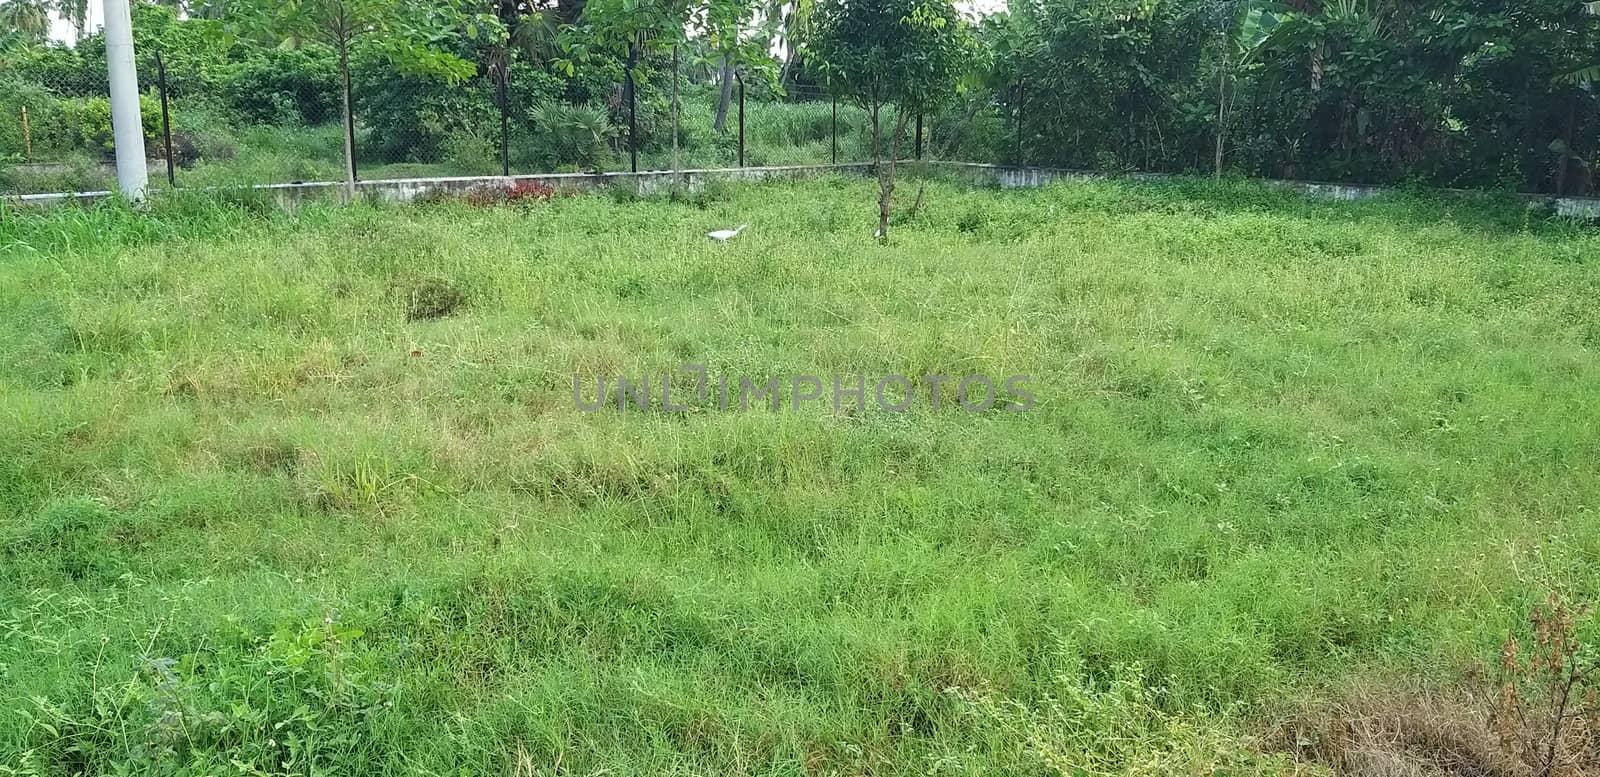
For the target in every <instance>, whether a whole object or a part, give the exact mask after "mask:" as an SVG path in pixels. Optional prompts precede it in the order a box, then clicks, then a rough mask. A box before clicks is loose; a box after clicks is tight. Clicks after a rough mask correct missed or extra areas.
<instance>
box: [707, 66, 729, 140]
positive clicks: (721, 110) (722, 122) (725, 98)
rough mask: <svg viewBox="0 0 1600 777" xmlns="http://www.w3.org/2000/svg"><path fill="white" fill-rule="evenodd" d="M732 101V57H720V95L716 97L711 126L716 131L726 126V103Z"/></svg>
mask: <svg viewBox="0 0 1600 777" xmlns="http://www.w3.org/2000/svg"><path fill="white" fill-rule="evenodd" d="M732 102H733V58H731V57H728V56H723V58H722V95H721V96H720V97H718V98H717V119H716V121H714V122H712V124H711V127H712V129H715V130H716V131H717V132H723V131H725V130H727V128H728V105H729V104H730V103H732Z"/></svg>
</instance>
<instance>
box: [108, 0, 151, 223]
mask: <svg viewBox="0 0 1600 777" xmlns="http://www.w3.org/2000/svg"><path fill="white" fill-rule="evenodd" d="M105 9H106V70H107V71H108V72H107V75H109V76H110V78H111V132H112V135H113V136H114V137H115V138H116V146H117V188H118V189H120V190H122V196H124V197H127V198H128V199H129V200H130V201H132V202H141V201H143V200H144V194H145V190H146V189H147V188H149V186H150V170H149V168H148V167H147V166H146V164H145V160H144V122H143V120H142V119H141V118H140V116H139V73H138V71H137V70H135V69H134V66H133V17H132V15H131V14H130V12H129V10H128V0H105Z"/></svg>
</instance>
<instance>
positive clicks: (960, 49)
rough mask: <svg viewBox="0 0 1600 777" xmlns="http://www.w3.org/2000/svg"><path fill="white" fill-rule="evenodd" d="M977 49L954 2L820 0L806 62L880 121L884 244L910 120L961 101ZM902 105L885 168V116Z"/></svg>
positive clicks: (876, 154) (875, 156)
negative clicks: (957, 99) (959, 90)
mask: <svg viewBox="0 0 1600 777" xmlns="http://www.w3.org/2000/svg"><path fill="white" fill-rule="evenodd" d="M973 50H974V45H973V38H972V33H971V30H969V29H968V27H967V23H966V22H965V21H964V20H963V19H962V18H961V16H960V15H959V14H958V13H957V12H956V9H955V6H954V4H953V3H952V2H951V1H950V0H874V2H864V0H817V2H816V4H815V5H814V7H813V8H812V10H811V29H810V31H809V33H808V34H807V35H806V37H805V40H804V50H803V57H804V59H805V61H806V63H807V65H808V66H809V67H811V68H813V69H814V70H815V71H816V72H817V74H818V75H819V76H821V78H822V79H823V80H824V81H825V82H826V83H828V84H829V85H830V86H831V87H832V88H833V89H834V91H835V93H836V94H839V95H840V96H843V97H846V98H849V99H853V100H855V101H856V102H858V103H860V104H861V106H862V107H863V108H865V109H866V111H867V115H868V116H869V117H870V119H871V121H872V162H873V165H874V167H875V168H876V172H877V177H878V232H877V236H878V238H879V239H882V240H887V239H888V237H889V212H890V208H891V204H892V202H893V197H894V188H895V174H896V167H897V165H898V163H899V161H900V145H901V142H902V141H903V140H904V138H905V132H906V121H907V119H908V118H910V117H913V116H916V115H917V114H918V113H920V112H926V111H932V110H934V109H937V108H938V107H940V105H942V104H943V103H944V102H945V101H947V100H949V99H950V98H951V97H953V96H954V95H955V93H956V91H957V88H958V86H959V84H960V82H961V77H962V75H963V74H964V73H965V72H966V69H967V68H966V62H967V59H968V57H969V56H970V55H971V54H972V52H973ZM889 105H894V106H895V107H896V109H897V110H896V116H895V120H894V129H893V130H892V131H890V133H889V138H888V164H885V163H884V137H883V134H884V133H883V112H884V108H885V107H886V106H889Z"/></svg>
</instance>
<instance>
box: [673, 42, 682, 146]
mask: <svg viewBox="0 0 1600 777" xmlns="http://www.w3.org/2000/svg"><path fill="white" fill-rule="evenodd" d="M678 112H679V106H678V47H677V46H673V47H672V172H674V173H676V172H678V169H679V168H680V167H681V166H682V165H681V164H680V163H679V160H678Z"/></svg>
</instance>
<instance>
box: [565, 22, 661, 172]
mask: <svg viewBox="0 0 1600 777" xmlns="http://www.w3.org/2000/svg"><path fill="white" fill-rule="evenodd" d="M690 9H691V6H690V0H588V2H587V3H585V4H584V8H583V18H582V20H581V22H580V23H579V24H578V25H576V26H573V27H569V28H568V30H569V38H568V44H567V46H566V48H567V50H568V51H569V52H570V53H571V54H572V55H573V59H574V60H580V61H581V60H585V59H588V58H589V57H590V56H592V55H593V54H595V53H605V54H609V55H611V56H614V57H618V58H622V59H623V60H624V62H625V65H624V67H623V72H624V77H625V79H626V81H625V84H624V88H625V89H626V90H627V93H626V98H627V104H628V110H629V112H630V114H631V112H633V111H634V110H637V108H636V104H637V101H638V99H639V96H638V80H637V79H636V78H635V75H634V70H635V68H636V67H637V66H638V64H639V62H640V60H642V59H643V58H644V57H645V55H646V54H647V53H649V52H650V51H652V50H659V49H664V48H665V49H671V50H672V52H673V66H674V72H673V95H672V165H673V169H677V166H678V107H679V106H678V95H677V72H676V66H677V63H678V49H679V46H680V45H682V43H683V42H684V38H685V35H686V31H685V26H686V25H687V24H688V22H689V14H690ZM567 67H568V71H569V72H571V71H572V69H573V67H574V65H573V64H572V62H571V61H569V62H568V64H567ZM636 124H637V121H636V119H635V118H634V117H633V116H631V115H630V116H629V132H630V134H629V137H628V147H629V151H630V153H632V154H633V155H635V157H637V154H638V152H639V148H638V138H637V137H636V136H634V135H633V134H632V133H633V131H634V130H635V129H636Z"/></svg>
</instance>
